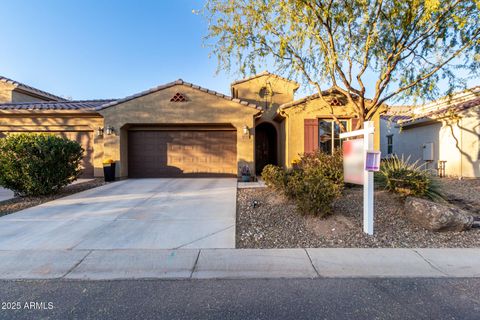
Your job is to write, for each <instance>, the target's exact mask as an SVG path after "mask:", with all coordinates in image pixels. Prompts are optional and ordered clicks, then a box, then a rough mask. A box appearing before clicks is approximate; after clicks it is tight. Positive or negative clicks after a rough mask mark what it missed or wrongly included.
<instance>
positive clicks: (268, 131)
mask: <svg viewBox="0 0 480 320" xmlns="http://www.w3.org/2000/svg"><path fill="white" fill-rule="evenodd" d="M267 164H274V165H277V164H278V160H277V130H276V129H275V127H274V126H273V125H272V124H271V123H268V122H264V123H261V124H259V125H258V126H256V127H255V169H256V173H257V174H260V173H262V170H263V168H264V167H265V166H266V165H267Z"/></svg>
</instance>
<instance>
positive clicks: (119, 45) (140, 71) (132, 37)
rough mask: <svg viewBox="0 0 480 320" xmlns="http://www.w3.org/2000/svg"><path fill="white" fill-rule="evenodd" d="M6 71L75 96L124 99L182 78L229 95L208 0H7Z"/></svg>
mask: <svg viewBox="0 0 480 320" xmlns="http://www.w3.org/2000/svg"><path fill="white" fill-rule="evenodd" d="M0 2H1V8H2V10H0V21H1V22H2V23H1V25H2V28H1V31H0V34H1V39H2V42H1V47H2V48H1V50H0V75H3V76H5V77H8V78H11V79H14V80H16V81H20V82H23V83H25V84H28V85H31V86H33V87H36V88H38V89H42V90H45V91H48V92H51V93H53V94H57V95H61V96H65V97H68V98H72V99H96V98H122V97H125V96H127V95H130V94H134V93H137V92H140V91H143V90H146V89H149V88H151V87H154V86H157V85H161V84H164V83H168V82H171V81H174V80H177V79H179V78H181V79H183V80H185V81H188V82H192V83H195V84H198V85H200V86H203V87H207V88H209V89H212V90H216V91H219V92H222V93H225V94H229V91H230V88H229V85H230V83H231V82H232V81H233V80H235V79H236V78H237V77H238V76H237V77H236V76H235V75H227V74H225V73H223V74H219V75H216V69H217V62H216V60H215V59H213V58H209V49H208V48H204V47H203V46H202V44H203V37H204V36H205V34H206V31H207V24H206V22H205V20H204V18H203V17H202V16H199V15H195V14H193V13H192V10H199V9H201V8H202V6H203V1H200V0H197V1H194V0H175V1H173V0H172V1H167V0H157V1H146V0H142V1H113V0H101V1H99V0H96V1H94V0H82V1H64V0H43V1H37V0H29V1H25V0H16V1H7V0H1V1H0Z"/></svg>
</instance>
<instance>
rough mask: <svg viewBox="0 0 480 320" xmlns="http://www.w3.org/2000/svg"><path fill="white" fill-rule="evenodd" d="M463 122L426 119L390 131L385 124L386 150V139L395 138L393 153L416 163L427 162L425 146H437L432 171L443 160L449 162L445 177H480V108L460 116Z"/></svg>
mask: <svg viewBox="0 0 480 320" xmlns="http://www.w3.org/2000/svg"><path fill="white" fill-rule="evenodd" d="M459 116H460V118H459V119H448V118H445V119H438V120H433V119H426V120H422V121H423V123H422V121H420V122H419V123H416V124H413V125H410V126H405V127H404V128H403V129H402V130H398V129H396V128H393V130H392V129H390V130H389V128H388V127H387V125H386V124H385V125H384V126H383V127H384V128H385V130H384V131H383V132H382V146H383V145H385V144H386V142H385V140H386V135H387V134H393V152H394V153H395V154H397V155H398V156H400V157H401V156H404V157H408V156H410V159H411V160H412V161H417V160H418V161H419V163H424V161H423V145H424V144H426V143H433V154H434V161H433V162H432V163H430V164H428V168H430V169H433V170H435V168H436V166H437V162H438V161H439V160H441V161H446V164H445V173H446V175H448V176H454V177H468V178H474V177H476V178H479V177H480V125H479V124H480V106H477V107H474V108H470V109H469V110H467V111H464V112H461V113H460V114H459Z"/></svg>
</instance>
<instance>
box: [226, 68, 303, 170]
mask: <svg viewBox="0 0 480 320" xmlns="http://www.w3.org/2000/svg"><path fill="white" fill-rule="evenodd" d="M263 87H269V88H270V90H271V91H272V92H273V95H272V96H271V97H268V98H267V99H265V98H262V97H261V96H260V90H261V89H262V88H263ZM297 88H298V84H297V83H295V82H292V81H287V80H285V79H282V78H279V77H276V76H275V75H262V76H259V77H255V78H253V79H249V80H247V81H243V82H240V83H236V84H233V85H232V95H233V94H234V95H235V97H238V98H239V99H242V100H245V101H248V102H251V103H254V104H256V105H258V106H259V107H261V108H262V111H263V112H262V114H261V116H260V117H258V118H257V119H256V122H255V125H256V126H257V125H259V124H261V123H264V122H268V123H270V124H272V125H273V126H274V127H275V130H276V131H277V160H278V163H279V164H283V163H284V162H285V123H284V122H283V121H282V119H281V118H279V117H278V113H277V110H278V108H279V107H280V106H281V105H282V104H285V103H288V102H292V101H293V100H294V95H295V91H296V90H297ZM233 90H235V91H234V92H233Z"/></svg>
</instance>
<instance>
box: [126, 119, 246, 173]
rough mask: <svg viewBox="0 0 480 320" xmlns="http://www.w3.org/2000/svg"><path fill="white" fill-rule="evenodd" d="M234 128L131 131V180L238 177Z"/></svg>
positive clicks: (146, 128)
mask: <svg viewBox="0 0 480 320" xmlns="http://www.w3.org/2000/svg"><path fill="white" fill-rule="evenodd" d="M237 171H238V169H237V132H236V129H235V128H233V127H231V126H150V127H149V126H147V127H141V126H137V127H132V128H130V129H129V130H128V176H129V177H130V178H159V177H189V176H195V177H210V176H236V175H237Z"/></svg>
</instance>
